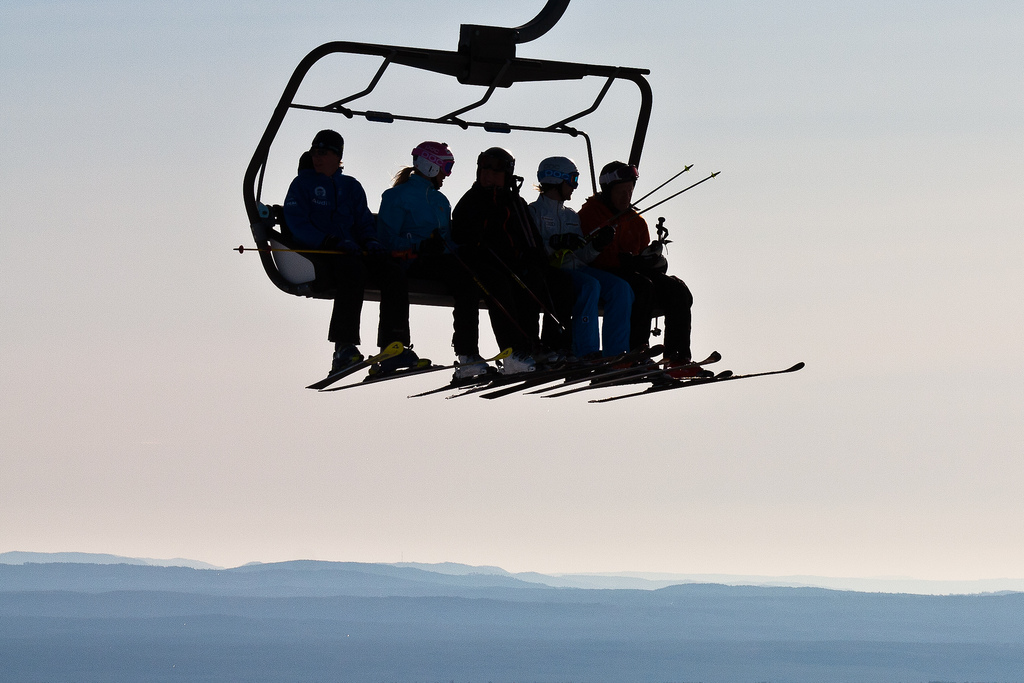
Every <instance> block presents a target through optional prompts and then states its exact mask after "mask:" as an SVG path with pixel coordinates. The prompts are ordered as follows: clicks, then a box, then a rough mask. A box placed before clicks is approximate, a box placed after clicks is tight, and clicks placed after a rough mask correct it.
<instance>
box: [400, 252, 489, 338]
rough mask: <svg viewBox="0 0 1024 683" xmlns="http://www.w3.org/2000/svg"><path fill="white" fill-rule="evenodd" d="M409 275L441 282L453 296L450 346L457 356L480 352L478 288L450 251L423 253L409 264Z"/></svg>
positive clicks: (407, 272)
mask: <svg viewBox="0 0 1024 683" xmlns="http://www.w3.org/2000/svg"><path fill="white" fill-rule="evenodd" d="M406 274H407V275H408V276H409V277H412V278H419V279H423V280H433V281H435V282H441V283H444V285H445V286H446V287H447V288H448V291H450V292H451V293H452V297H454V299H455V308H454V309H453V310H452V327H453V328H454V334H453V336H452V346H453V347H454V348H455V355H457V356H473V355H477V354H479V353H480V347H479V340H480V291H479V290H478V289H477V287H476V285H475V284H473V279H472V277H471V276H470V275H469V273H467V272H466V269H465V268H463V267H462V266H461V265H459V263H458V261H456V259H455V257H454V256H453V255H452V254H423V255H421V256H419V257H418V258H416V259H413V260H412V261H411V262H410V263H409V268H408V270H407V271H406Z"/></svg>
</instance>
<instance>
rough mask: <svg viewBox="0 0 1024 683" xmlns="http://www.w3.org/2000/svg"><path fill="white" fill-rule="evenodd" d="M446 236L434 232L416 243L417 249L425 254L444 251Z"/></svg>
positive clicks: (435, 253)
mask: <svg viewBox="0 0 1024 683" xmlns="http://www.w3.org/2000/svg"><path fill="white" fill-rule="evenodd" d="M444 247H445V245H444V238H443V237H441V236H440V235H437V234H434V235H431V236H430V237H428V238H427V239H425V240H423V241H422V242H420V243H419V244H418V245H416V251H417V252H418V253H420V254H424V255H428V254H429V255H437V254H443V253H444Z"/></svg>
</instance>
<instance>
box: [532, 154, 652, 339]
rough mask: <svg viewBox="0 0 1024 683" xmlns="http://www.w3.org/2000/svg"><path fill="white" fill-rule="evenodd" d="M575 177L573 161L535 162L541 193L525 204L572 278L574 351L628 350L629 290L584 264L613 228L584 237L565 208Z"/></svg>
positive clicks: (552, 254)
mask: <svg viewBox="0 0 1024 683" xmlns="http://www.w3.org/2000/svg"><path fill="white" fill-rule="evenodd" d="M579 175H580V174H579V170H578V169H577V168H576V164H575V163H574V162H573V161H572V159H568V158H566V157H548V158H547V159H544V161H542V162H540V166H539V167H538V169H537V181H538V182H539V183H540V185H539V188H538V189H539V190H540V196H539V197H538V198H537V200H536V201H535V202H533V203H532V204H530V206H529V209H530V215H531V216H532V217H533V221H534V223H536V224H537V229H538V230H539V231H540V234H541V237H543V238H544V244H545V246H546V248H547V252H548V255H549V256H550V257H551V258H552V260H553V263H554V265H557V266H558V267H560V268H562V269H564V270H568V271H569V274H570V275H571V276H572V283H573V289H574V293H575V294H576V303H575V305H574V306H573V309H572V338H573V355H575V356H577V357H579V358H586V357H595V356H602V355H603V356H616V355H618V354H621V353H625V352H626V351H629V317H630V313H631V311H632V307H633V290H632V288H631V287H630V286H629V283H628V282H626V281H625V280H623V279H622V278H620V277H617V276H615V275H612V274H611V273H609V272H607V271H604V270H600V269H598V268H593V267H591V266H590V265H589V264H590V262H591V261H593V260H594V259H595V258H597V256H598V254H600V253H601V250H602V249H604V248H605V247H606V246H608V244H610V243H611V241H612V238H613V237H614V229H613V228H612V227H611V226H606V227H605V228H602V230H599V231H597V232H596V233H595V234H594V237H593V238H592V239H591V240H589V241H588V240H587V239H586V238H585V237H583V232H582V230H581V229H580V219H579V216H578V215H576V212H575V211H573V210H572V209H570V208H568V207H567V206H565V202H566V201H568V200H569V199H570V198H572V193H573V190H575V189H576V187H577V186H578V185H579ZM599 304H603V305H604V326H603V327H602V330H601V332H602V333H603V337H604V340H603V341H604V343H603V344H602V343H601V341H602V340H601V339H600V337H599V335H598V306H599Z"/></svg>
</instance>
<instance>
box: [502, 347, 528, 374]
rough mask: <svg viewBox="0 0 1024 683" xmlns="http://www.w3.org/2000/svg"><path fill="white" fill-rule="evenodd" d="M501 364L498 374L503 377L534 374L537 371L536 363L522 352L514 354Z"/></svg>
mask: <svg viewBox="0 0 1024 683" xmlns="http://www.w3.org/2000/svg"><path fill="white" fill-rule="evenodd" d="M500 362H501V369H500V370H499V371H498V372H500V373H501V374H503V375H518V374H520V373H523V372H533V371H535V370H536V369H537V363H536V361H534V360H533V358H532V357H530V356H529V355H527V354H525V353H522V352H521V351H516V352H514V353H513V354H512V355H511V356H509V357H508V358H506V359H505V360H503V361H500Z"/></svg>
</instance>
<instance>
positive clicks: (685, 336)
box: [610, 269, 693, 359]
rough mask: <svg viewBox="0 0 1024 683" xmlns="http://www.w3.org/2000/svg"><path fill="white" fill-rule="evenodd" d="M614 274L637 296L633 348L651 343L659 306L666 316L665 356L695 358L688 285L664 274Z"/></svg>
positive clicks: (632, 334)
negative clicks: (652, 323) (692, 348)
mask: <svg viewBox="0 0 1024 683" xmlns="http://www.w3.org/2000/svg"><path fill="white" fill-rule="evenodd" d="M610 272H612V273H614V274H616V275H618V276H619V277H621V278H622V279H623V280H625V281H626V282H628V283H629V286H630V287H632V288H633V294H634V296H635V298H634V300H633V313H632V315H631V316H630V343H629V345H630V347H631V348H634V349H635V348H638V347H640V346H645V345H647V344H650V341H651V318H652V317H653V312H654V308H655V305H660V306H661V309H662V311H663V312H664V314H665V355H666V356H681V357H683V358H687V359H689V358H691V355H690V320H691V314H690V307H691V306H693V295H692V294H691V293H690V288H689V287H687V286H686V283H685V282H683V281H682V280H680V279H679V278H677V277H675V276H673V275H666V274H664V273H650V272H649V273H638V272H636V271H632V270H625V269H615V270H611V271H610Z"/></svg>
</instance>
